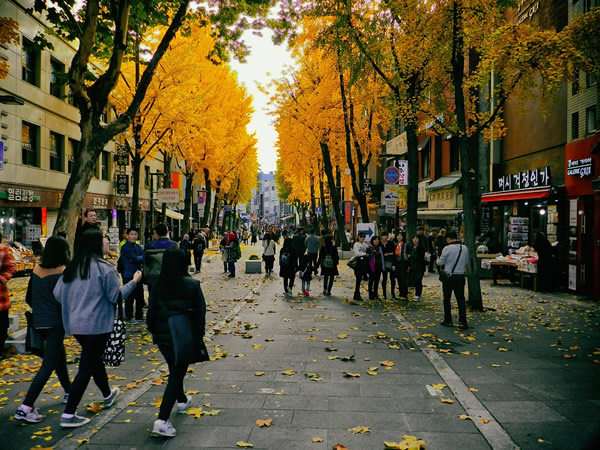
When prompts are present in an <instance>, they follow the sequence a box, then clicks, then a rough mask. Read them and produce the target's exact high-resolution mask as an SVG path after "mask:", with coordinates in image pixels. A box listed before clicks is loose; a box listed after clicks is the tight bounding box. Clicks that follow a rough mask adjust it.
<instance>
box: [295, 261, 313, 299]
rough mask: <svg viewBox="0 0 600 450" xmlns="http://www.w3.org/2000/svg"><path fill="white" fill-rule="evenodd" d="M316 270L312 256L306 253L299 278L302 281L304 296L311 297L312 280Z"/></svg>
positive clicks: (301, 262)
mask: <svg viewBox="0 0 600 450" xmlns="http://www.w3.org/2000/svg"><path fill="white" fill-rule="evenodd" d="M314 270H315V266H314V264H313V259H312V257H311V255H309V254H308V253H305V254H304V255H303V256H302V259H301V260H300V266H299V267H298V276H299V277H300V279H301V280H302V295H304V296H305V297H310V280H312V274H313V271H314Z"/></svg>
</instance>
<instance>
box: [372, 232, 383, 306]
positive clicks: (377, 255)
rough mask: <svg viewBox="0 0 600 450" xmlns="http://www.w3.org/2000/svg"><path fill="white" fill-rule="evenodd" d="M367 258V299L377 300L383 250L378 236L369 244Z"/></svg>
mask: <svg viewBox="0 0 600 450" xmlns="http://www.w3.org/2000/svg"><path fill="white" fill-rule="evenodd" d="M370 250H371V253H370V256H369V299H371V300H375V299H377V291H378V290H379V279H380V278H381V271H382V270H383V249H382V247H381V242H380V241H379V236H373V237H372V238H371V244H370Z"/></svg>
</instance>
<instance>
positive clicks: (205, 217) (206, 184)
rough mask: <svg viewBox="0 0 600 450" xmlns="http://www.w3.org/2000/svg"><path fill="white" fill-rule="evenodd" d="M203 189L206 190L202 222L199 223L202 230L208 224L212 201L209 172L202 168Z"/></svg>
mask: <svg viewBox="0 0 600 450" xmlns="http://www.w3.org/2000/svg"><path fill="white" fill-rule="evenodd" d="M204 188H205V189H206V198H205V199H204V215H203V216H202V221H201V222H200V226H201V227H202V228H205V227H206V224H208V218H209V216H210V203H211V200H212V191H211V189H210V172H209V170H208V169H207V168H204ZM211 231H212V230H211Z"/></svg>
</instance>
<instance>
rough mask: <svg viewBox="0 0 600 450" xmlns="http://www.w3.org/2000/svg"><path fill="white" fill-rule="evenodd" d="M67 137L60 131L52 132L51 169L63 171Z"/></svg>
mask: <svg viewBox="0 0 600 450" xmlns="http://www.w3.org/2000/svg"><path fill="white" fill-rule="evenodd" d="M64 143H65V138H64V136H61V135H60V134H58V133H54V132H52V131H51V132H50V170H55V171H57V172H63V171H64V170H65V169H64V164H63V161H64V153H65V148H64V147H65V145H64Z"/></svg>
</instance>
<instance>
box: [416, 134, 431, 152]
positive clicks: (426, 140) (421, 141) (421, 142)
mask: <svg viewBox="0 0 600 450" xmlns="http://www.w3.org/2000/svg"><path fill="white" fill-rule="evenodd" d="M430 139H431V136H427V137H424V138H422V139H419V145H418V148H419V151H421V150H423V149H424V148H425V146H426V145H427V144H428V143H429V140H430Z"/></svg>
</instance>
